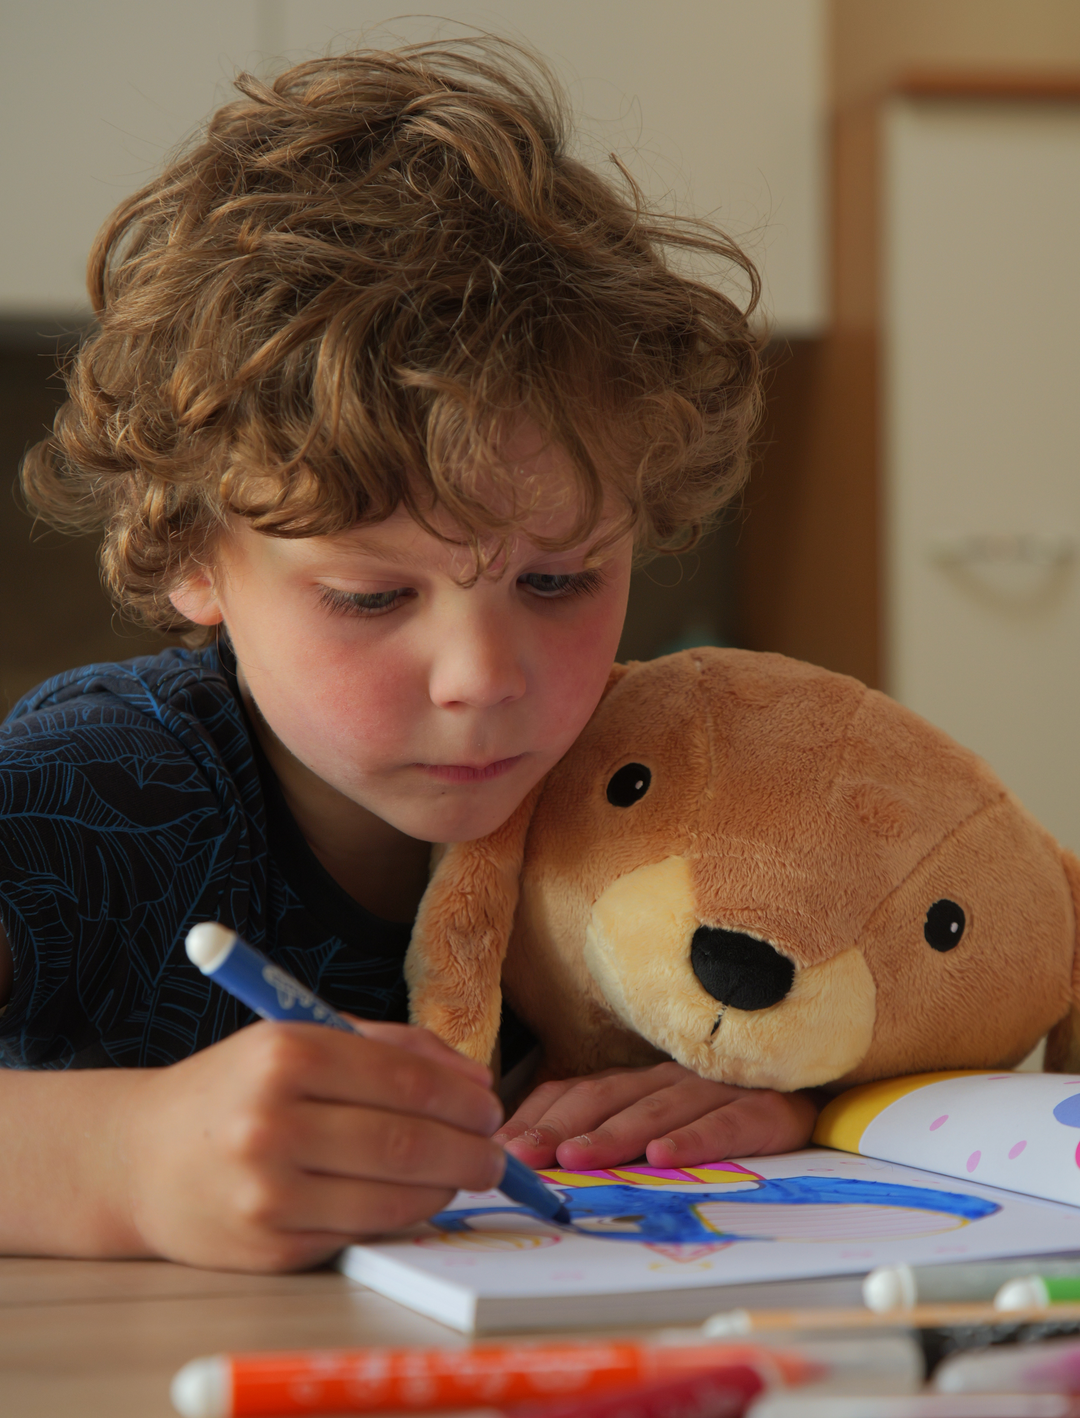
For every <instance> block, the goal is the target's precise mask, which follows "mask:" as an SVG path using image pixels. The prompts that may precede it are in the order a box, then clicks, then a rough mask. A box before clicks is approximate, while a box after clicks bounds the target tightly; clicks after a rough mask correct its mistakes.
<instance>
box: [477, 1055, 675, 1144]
mask: <svg viewBox="0 0 1080 1418" xmlns="http://www.w3.org/2000/svg"><path fill="white" fill-rule="evenodd" d="M661 1067H662V1068H664V1069H667V1067H668V1066H667V1065H662V1066H661ZM676 1067H677V1066H676ZM666 1076H670V1074H668V1075H666ZM663 1077H665V1075H663V1074H660V1070H659V1069H651V1068H650V1069H625V1070H623V1069H620V1070H618V1071H614V1070H613V1071H612V1072H610V1073H608V1074H605V1075H594V1076H593V1077H590V1078H580V1079H572V1080H568V1081H565V1082H564V1084H563V1085H562V1087H563V1091H562V1092H561V1093H559V1094H558V1095H557V1096H556V1095H548V1097H543V1098H539V1099H538V1103H537V1107H536V1109H535V1110H532V1111H539V1110H540V1106H541V1105H542V1104H546V1106H544V1107H543V1110H542V1111H540V1112H539V1116H538V1117H537V1116H534V1117H533V1118H531V1119H529V1121H528V1123H527V1125H526V1126H525V1127H523V1128H519V1129H518V1131H517V1132H516V1133H515V1134H513V1135H512V1136H511V1137H510V1138H509V1140H508V1141H507V1143H506V1146H507V1149H508V1150H509V1151H512V1152H513V1153H514V1155H515V1156H516V1157H520V1158H521V1160H522V1161H523V1162H528V1163H529V1165H530V1166H533V1167H540V1166H547V1165H549V1164H550V1163H551V1162H553V1161H555V1158H556V1150H558V1155H559V1157H560V1158H562V1156H563V1152H562V1148H563V1146H565V1145H566V1143H567V1141H568V1139H570V1138H579V1137H581V1136H582V1135H588V1134H590V1131H591V1129H593V1128H596V1127H598V1126H600V1125H601V1124H603V1123H606V1122H608V1120H609V1119H612V1118H616V1117H619V1116H620V1115H622V1114H623V1113H624V1111H625V1110H626V1109H627V1108H629V1107H630V1106H632V1105H633V1104H635V1103H637V1102H639V1101H640V1100H641V1099H642V1098H643V1097H645V1098H647V1097H649V1096H650V1095H653V1094H655V1093H656V1092H657V1089H658V1086H659V1084H660V1081H661V1080H662V1078H663ZM544 1087H547V1085H544ZM663 1091H670V1090H663ZM542 1093H543V1088H541V1089H537V1094H538V1095H539V1094H542ZM534 1096H536V1095H534ZM527 1101H528V1102H529V1103H531V1102H532V1099H529V1100H527ZM525 1113H526V1109H525V1108H524V1107H523V1108H520V1109H519V1110H518V1112H517V1113H516V1114H515V1115H514V1118H513V1119H511V1122H514V1123H516V1121H517V1120H518V1119H519V1118H520V1117H522V1115H524V1114H525ZM688 1116H690V1117H692V1116H694V1115H693V1113H690V1114H689V1115H688ZM659 1130H663V1129H657V1128H655V1127H654V1128H653V1130H652V1131H651V1132H648V1136H647V1137H646V1138H645V1139H644V1140H643V1141H642V1144H641V1146H640V1147H639V1148H638V1150H637V1152H634V1153H630V1154H629V1156H631V1157H636V1156H638V1155H639V1154H640V1152H641V1151H642V1149H643V1148H644V1145H645V1142H646V1141H648V1140H649V1139H651V1138H653V1137H655V1136H656V1134H657V1131H659ZM508 1132H509V1124H508V1125H507V1126H505V1127H504V1128H503V1129H502V1130H501V1131H500V1133H499V1134H498V1136H499V1138H500V1140H501V1139H502V1138H503V1137H505V1136H506V1134H507V1133H508ZM585 1146H586V1147H587V1146H588V1144H585ZM584 1160H585V1159H584V1158H580V1159H579V1160H577V1161H576V1162H575V1165H578V1166H580V1165H583V1164H584ZM619 1160H620V1161H627V1160H628V1157H627V1156H623V1157H620V1159H619ZM594 1165H596V1166H599V1167H602V1166H605V1165H606V1164H605V1163H603V1162H596V1163H595V1164H594Z"/></svg>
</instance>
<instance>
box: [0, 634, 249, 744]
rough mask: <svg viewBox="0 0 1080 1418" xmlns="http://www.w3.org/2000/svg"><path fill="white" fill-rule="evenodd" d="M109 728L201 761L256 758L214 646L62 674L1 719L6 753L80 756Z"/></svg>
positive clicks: (111, 732)
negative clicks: (40, 751) (252, 752)
mask: <svg viewBox="0 0 1080 1418" xmlns="http://www.w3.org/2000/svg"><path fill="white" fill-rule="evenodd" d="M101 734H105V735H106V736H115V735H117V734H120V735H121V736H122V737H124V738H127V739H129V740H131V739H132V737H133V738H134V740H137V741H138V742H140V743H142V745H143V746H144V749H145V750H146V751H151V750H153V751H161V752H168V751H169V750H170V748H171V749H172V750H174V751H176V752H178V753H181V754H187V755H194V756H195V757H196V758H197V759H204V758H207V757H209V758H211V759H220V758H222V757H224V758H226V759H229V758H234V757H235V756H236V754H237V752H239V753H240V755H241V757H243V758H247V757H249V756H250V747H249V742H248V738H247V732H246V727H245V725H244V721H243V715H242V712H241V710H240V706H239V703H238V701H237V697H236V694H235V692H234V688H233V683H232V682H231V680H230V675H229V672H228V669H227V667H226V665H225V664H224V663H223V662H222V656H221V655H220V654H219V652H218V650H217V648H216V647H213V646H212V647H210V648H209V649H205V650H184V649H180V648H170V649H168V650H164V651H162V653H161V654H158V655H143V656H139V657H138V658H136V659H131V660H124V661H118V662H116V663H105V664H93V665H83V666H82V667H81V668H79V669H74V670H65V671H64V673H63V674H59V675H54V676H53V678H52V679H48V680H45V681H44V683H42V684H39V685H38V686H37V687H36V688H35V689H32V690H30V692H29V693H28V694H25V695H24V696H23V697H22V699H20V700H19V702H18V703H17V704H16V705H15V706H14V707H13V708H12V710H11V711H10V713H9V714H8V715H7V717H6V718H5V719H4V720H3V722H2V723H0V754H4V753H8V754H10V753H12V752H14V753H19V752H20V750H21V751H24V752H25V751H30V752H33V751H34V749H35V747H37V748H42V749H44V748H46V746H47V747H48V751H49V752H50V753H57V752H59V753H60V754H61V755H62V756H64V757H69V758H70V757H79V756H80V754H81V751H82V750H83V749H86V748H89V747H90V745H91V743H92V742H93V741H94V740H95V739H96V738H98V737H100V735H101Z"/></svg>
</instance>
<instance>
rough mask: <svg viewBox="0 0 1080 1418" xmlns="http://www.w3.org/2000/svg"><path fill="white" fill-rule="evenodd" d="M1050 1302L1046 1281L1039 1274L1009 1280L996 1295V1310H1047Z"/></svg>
mask: <svg viewBox="0 0 1080 1418" xmlns="http://www.w3.org/2000/svg"><path fill="white" fill-rule="evenodd" d="M1049 1303H1050V1296H1049V1295H1048V1294H1047V1293H1046V1281H1045V1280H1043V1279H1042V1278H1041V1276H1038V1275H1025V1276H1024V1277H1023V1279H1021V1280H1008V1281H1006V1282H1005V1284H1004V1285H1003V1286H1002V1287H1001V1289H1000V1290H999V1291H998V1292H997V1294H996V1295H995V1296H994V1309H995V1310H1045V1309H1046V1307H1047V1306H1048V1305H1049Z"/></svg>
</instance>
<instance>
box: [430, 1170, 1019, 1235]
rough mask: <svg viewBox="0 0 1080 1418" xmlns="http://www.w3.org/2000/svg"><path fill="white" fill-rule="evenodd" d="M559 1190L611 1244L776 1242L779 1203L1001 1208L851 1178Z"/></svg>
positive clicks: (459, 1223) (445, 1219) (977, 1212)
mask: <svg viewBox="0 0 1080 1418" xmlns="http://www.w3.org/2000/svg"><path fill="white" fill-rule="evenodd" d="M560 1190H561V1191H562V1196H563V1200H564V1202H565V1203H566V1208H567V1210H568V1211H569V1212H570V1220H571V1223H572V1224H574V1225H579V1226H581V1228H582V1230H583V1231H585V1232H587V1233H588V1234H589V1235H593V1236H599V1237H602V1238H603V1239H605V1240H611V1241H645V1242H657V1241H659V1242H668V1243H671V1242H677V1243H686V1242H694V1241H698V1242H700V1241H716V1240H717V1239H718V1237H721V1236H722V1237H723V1239H724V1240H726V1241H754V1240H771V1239H773V1238H772V1236H771V1235H770V1228H769V1224H768V1212H767V1208H768V1207H770V1206H775V1205H786V1206H791V1205H801V1206H807V1205H815V1206H823V1205H824V1206H851V1205H861V1206H892V1207H904V1208H906V1209H907V1210H912V1211H927V1212H937V1213H938V1214H939V1215H946V1216H955V1217H959V1218H961V1219H962V1220H963V1221H978V1220H981V1219H982V1218H983V1217H984V1216H991V1215H993V1213H994V1212H996V1211H999V1210H1000V1207H999V1206H998V1205H997V1204H996V1203H995V1202H992V1201H984V1200H983V1199H982V1198H981V1197H976V1196H966V1195H963V1194H962V1193H959V1192H945V1191H932V1190H931V1189H929V1188H928V1187H908V1186H903V1185H901V1184H898V1183H894V1182H871V1181H863V1180H861V1179H859V1178H848V1177H785V1178H781V1179H776V1180H773V1181H762V1182H761V1183H760V1184H759V1185H758V1186H757V1187H755V1188H754V1190H752V1191H739V1192H731V1191H683V1192H677V1191H665V1190H662V1189H660V1188H657V1187H644V1186H641V1187H635V1186H617V1185H612V1186H600V1187H596V1186H593V1187H585V1188H581V1189H577V1188H574V1187H567V1188H565V1189H560ZM708 1202H723V1203H725V1204H726V1205H727V1206H732V1205H737V1206H745V1207H746V1208H747V1215H746V1229H745V1230H743V1229H741V1228H740V1229H739V1230H737V1231H731V1230H725V1231H722V1232H721V1231H718V1229H717V1228H716V1227H715V1226H710V1225H709V1224H708V1223H707V1222H706V1221H704V1220H703V1219H702V1217H701V1216H700V1214H699V1212H698V1208H699V1207H700V1206H701V1205H702V1204H703V1203H708ZM755 1208H756V1212H757V1214H756V1215H755ZM504 1213H507V1208H505V1207H502V1206H476V1207H469V1208H463V1209H462V1210H460V1211H440V1212H439V1213H438V1215H436V1216H433V1217H432V1218H431V1220H432V1224H433V1225H434V1226H437V1227H438V1228H439V1229H440V1230H441V1231H469V1230H472V1229H473V1228H472V1226H471V1225H470V1219H471V1218H473V1217H478V1216H492V1215H499V1214H504ZM509 1214H510V1215H512V1214H513V1213H509Z"/></svg>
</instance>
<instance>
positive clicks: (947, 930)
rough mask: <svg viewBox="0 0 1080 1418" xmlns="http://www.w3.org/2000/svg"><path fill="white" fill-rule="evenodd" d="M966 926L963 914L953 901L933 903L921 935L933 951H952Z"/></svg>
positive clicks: (958, 942)
mask: <svg viewBox="0 0 1080 1418" xmlns="http://www.w3.org/2000/svg"><path fill="white" fill-rule="evenodd" d="M966 924H967V922H966V918H965V916H964V913H963V911H962V910H961V908H960V907H959V906H958V905H957V904H956V902H955V901H945V900H941V901H935V902H934V904H933V905H932V906H931V907H930V909H929V911H927V913H926V921H925V923H924V924H923V928H922V933H923V935H924V936H925V937H926V943H927V945H931V946H933V948H934V949H935V950H952V948H953V946H954V945H959V944H960V937H961V936H962V935H963V934H964V926H965V925H966Z"/></svg>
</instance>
